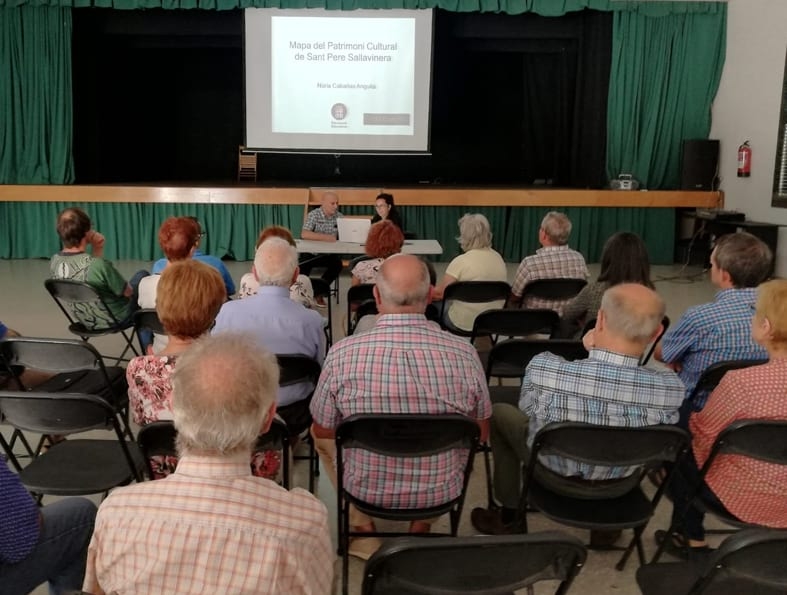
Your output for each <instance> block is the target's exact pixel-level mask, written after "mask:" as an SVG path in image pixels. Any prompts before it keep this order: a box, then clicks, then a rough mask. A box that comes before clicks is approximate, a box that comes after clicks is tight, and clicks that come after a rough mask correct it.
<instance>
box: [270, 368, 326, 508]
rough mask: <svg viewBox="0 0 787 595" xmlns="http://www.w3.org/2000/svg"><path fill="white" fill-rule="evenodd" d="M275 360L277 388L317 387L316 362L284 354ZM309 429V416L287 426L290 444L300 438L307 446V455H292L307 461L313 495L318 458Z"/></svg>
mask: <svg viewBox="0 0 787 595" xmlns="http://www.w3.org/2000/svg"><path fill="white" fill-rule="evenodd" d="M276 359H277V360H278V363H279V386H291V385H293V384H300V383H302V382H309V383H311V385H312V387H316V386H317V381H318V380H319V379H320V373H321V372H322V368H321V367H320V364H319V363H318V362H317V360H314V359H312V358H310V357H307V356H305V355H285V354H277V355H276ZM313 392H314V390H313V389H312V393H313ZM311 398H312V395H311V394H310V395H309V396H308V400H309V401H311ZM310 427H311V416H309V418H308V420H304V421H303V423H302V424H300V425H292V424H288V425H287V428H288V430H289V434H290V442H292V440H293V437H298V436H301V437H302V438H303V440H304V441H305V442H306V443H307V444H308V446H309V453H308V454H307V455H296V454H294V453H293V459H294V460H296V461H299V460H307V461H309V491H310V492H311V493H312V494H313V493H314V480H315V478H317V477H319V475H320V457H319V456H318V455H317V451H316V450H315V449H314V440H313V439H312V436H311V433H310V432H308V430H309V428H310ZM291 446H292V444H291Z"/></svg>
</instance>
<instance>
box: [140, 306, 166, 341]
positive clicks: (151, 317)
mask: <svg viewBox="0 0 787 595" xmlns="http://www.w3.org/2000/svg"><path fill="white" fill-rule="evenodd" d="M134 328H135V329H136V331H137V332H139V331H140V329H145V330H148V331H151V332H153V333H156V334H157V335H166V334H167V331H166V330H164V325H162V324H161V321H160V320H159V317H158V312H156V310H155V308H143V309H142V310H137V311H136V312H134Z"/></svg>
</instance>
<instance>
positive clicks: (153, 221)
mask: <svg viewBox="0 0 787 595" xmlns="http://www.w3.org/2000/svg"><path fill="white" fill-rule="evenodd" d="M67 206H73V203H57V202H0V258H49V257H50V256H51V255H52V254H54V253H55V252H56V251H58V250H59V249H60V243H59V240H58V237H57V233H56V232H55V221H56V218H57V213H58V212H59V211H60V210H62V209H63V208H65V207H67ZM77 206H81V207H82V208H84V209H85V210H86V211H87V213H88V214H89V215H90V217H91V219H92V220H93V224H94V227H95V229H97V230H99V231H101V232H102V233H103V234H104V235H106V237H107V243H106V249H105V254H106V256H107V258H109V259H118V258H120V259H135V260H154V259H156V258H159V257H160V256H161V250H160V248H159V246H158V242H157V239H156V238H157V231H158V228H159V226H160V225H161V222H162V221H163V220H164V219H166V218H167V217H169V216H171V215H191V216H195V217H197V218H198V219H199V220H200V222H201V224H202V226H203V229H205V231H206V232H207V235H206V237H205V239H204V240H203V245H202V248H203V249H204V250H205V251H206V252H207V253H209V254H215V255H217V256H222V257H223V256H228V257H231V258H235V259H236V260H251V259H252V258H253V256H254V243H255V242H256V240H257V236H258V234H259V231H260V229H261V228H263V227H265V226H267V225H274V224H275V225H283V226H284V227H287V228H289V229H290V230H292V231H293V234H294V235H295V236H296V237H299V236H300V230H301V226H302V224H303V206H301V205H249V204H246V205H236V204H227V205H216V204H213V205H211V204H160V203H84V204H77ZM400 210H401V213H402V216H403V219H404V225H405V229H406V230H407V231H412V232H414V233H416V234H417V236H418V237H419V238H429V239H436V240H438V241H439V242H440V244H441V245H442V246H443V255H442V257H441V258H439V259H438V260H441V261H448V260H450V259H451V258H453V257H454V256H457V255H458V254H459V244H458V242H457V241H456V237H457V235H458V233H459V229H458V227H457V222H458V221H459V218H460V217H461V216H462V215H464V214H465V213H467V212H477V213H482V214H484V215H485V216H486V217H487V218H488V219H489V222H490V225H491V227H492V232H493V234H494V240H493V242H494V247H495V249H497V250H498V251H500V252H501V254H502V255H503V257H504V258H505V259H506V261H508V262H519V261H520V260H521V259H522V258H523V257H524V256H526V255H528V254H532V253H533V252H534V251H535V250H536V249H537V248H538V247H539V245H538V229H539V227H540V225H541V220H542V219H543V217H544V215H545V214H546V213H547V212H548V211H550V210H551V209H550V208H548V207H414V206H406V207H401V208H400ZM561 210H563V211H564V212H565V213H567V214H568V216H569V217H570V218H571V221H572V222H573V228H574V229H573V232H572V234H571V241H570V244H571V246H572V247H573V248H576V249H578V250H579V251H581V252H582V253H583V254H584V255H585V258H587V260H588V261H589V262H597V261H598V260H599V257H600V256H601V248H602V247H603V245H604V242H605V241H606V239H607V238H608V237H609V236H610V235H612V234H613V233H615V232H617V231H632V232H634V233H637V234H639V235H640V236H641V237H642V238H643V240H644V241H645V244H646V245H647V247H648V251H649V253H650V257H651V261H652V262H653V263H654V264H670V263H672V261H673V250H674V229H675V211H674V209H656V208H626V207H621V208H615V207H610V208H603V209H600V208H593V207H568V208H565V209H561ZM371 211H372V209H371V208H370V207H360V206H353V207H342V212H344V213H346V214H348V215H352V214H364V215H369V216H370V217H371V215H372V212H371Z"/></svg>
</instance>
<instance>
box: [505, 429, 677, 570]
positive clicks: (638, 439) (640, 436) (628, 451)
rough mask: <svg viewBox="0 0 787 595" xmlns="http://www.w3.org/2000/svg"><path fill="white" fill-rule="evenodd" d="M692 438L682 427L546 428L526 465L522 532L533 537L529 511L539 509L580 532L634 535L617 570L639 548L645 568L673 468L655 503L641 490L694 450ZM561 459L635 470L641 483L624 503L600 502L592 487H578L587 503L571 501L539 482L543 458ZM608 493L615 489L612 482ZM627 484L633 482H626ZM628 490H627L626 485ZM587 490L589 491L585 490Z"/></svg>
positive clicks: (605, 499)
mask: <svg viewBox="0 0 787 595" xmlns="http://www.w3.org/2000/svg"><path fill="white" fill-rule="evenodd" d="M690 441H691V436H690V435H689V433H688V432H687V431H686V430H683V429H682V428H679V427H677V426H671V425H657V426H645V427H641V428H618V427H611V426H597V425H591V424H584V423H576V422H561V423H551V424H548V425H547V426H545V427H544V428H542V429H541V430H540V431H539V432H538V434H536V436H535V437H534V439H533V445H532V448H531V452H530V461H529V462H528V463H527V464H525V465H523V471H524V485H523V487H522V499H521V502H520V507H519V514H520V517H521V518H520V521H521V525H522V528H523V529H524V531H525V532H527V513H526V511H527V509H528V506H530V507H533V508H535V509H537V510H538V511H540V512H541V513H543V514H544V515H545V516H546V517H547V518H549V519H552V520H553V521H557V522H558V523H562V524H565V525H569V526H571V527H578V528H580V529H590V530H593V529H604V530H618V529H633V530H634V537H633V538H632V539H631V541H630V542H629V544H628V547H626V548H625V549H624V552H623V555H622V557H621V558H620V561H619V562H618V563H617V565H616V566H615V567H616V568H617V569H618V570H623V568H624V567H625V564H626V561H627V560H628V558H629V556H630V555H631V552H632V550H633V549H634V546H636V548H637V554H638V555H639V560H640V564H645V551H644V548H643V545H642V533H643V531H644V530H645V527H646V526H647V524H648V521H649V520H650V517H651V516H653V512H654V511H655V509H656V506H658V503H659V501H660V500H661V496H662V494H663V493H664V489H665V488H666V486H667V485H668V483H669V480H670V478H671V475H672V470H673V468H674V466H673V465H670V466H669V467H670V468H669V469H668V470H667V477H666V478H665V480H664V482H662V484H661V487H659V488H658V489H657V490H656V493H655V495H654V496H653V498H651V499H648V497H647V496H646V495H645V493H644V492H643V491H642V488H641V486H640V484H641V482H642V479H643V478H644V477H645V476H646V473H647V471H648V470H650V469H658V468H662V467H663V466H664V463H674V462H675V461H676V460H677V459H678V457H680V456H682V455H683V454H684V453H685V452H686V451H687V449H688V445H689V443H690ZM543 456H558V457H562V458H566V459H571V460H573V461H578V462H580V463H586V464H589V465H598V466H604V467H634V468H635V469H634V470H633V471H632V474H630V475H633V474H636V475H637V479H638V481H637V483H636V485H634V487H633V488H632V489H630V490H629V491H628V492H627V493H625V494H624V495H622V496H618V497H614V498H611V497H601V498H596V497H594V496H595V494H594V492H595V491H597V490H596V489H595V486H594V485H593V483H592V482H584V483H583V482H578V483H577V486H578V488H579V489H583V490H585V494H584V496H585V497H583V498H579V497H571V496H566V495H564V494H562V493H558V492H555V491H553V490H550V489H549V488H547V487H545V486H544V485H543V484H542V483H540V482H539V481H538V479H537V477H536V466H537V465H538V466H539V467H540V468H541V470H543V471H544V472H546V473H550V471H548V470H545V469H544V468H543V467H541V463H539V462H538V460H539V457H543ZM610 481H614V480H607V481H606V482H604V488H605V489H608V488H609V482H610ZM620 481H621V482H629V481H630V479H629V478H622V479H621V480H620ZM621 485H625V484H623V483H622V484H621ZM585 488H586V489H585Z"/></svg>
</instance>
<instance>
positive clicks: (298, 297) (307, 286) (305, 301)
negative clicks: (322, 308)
mask: <svg viewBox="0 0 787 595" xmlns="http://www.w3.org/2000/svg"><path fill="white" fill-rule="evenodd" d="M268 238H281V239H283V240H286V241H287V242H289V244H290V245H291V246H295V240H294V239H293V237H292V234H291V233H290V230H289V229H287V228H286V227H282V226H280V225H269V226H268V227H266V228H264V229H263V230H262V231H261V232H260V236H259V237H258V238H257V243H256V244H255V245H254V250H255V252H256V250H257V248H259V247H260V244H262V243H263V242H264V241H265V240H267V239H268ZM259 286H260V284H259V282H258V281H257V273H256V271H255V270H254V265H253V264H252V266H251V272H250V273H246V274H245V275H243V277H241V279H240V291H238V297H239V298H245V297H249V296H250V295H254V294H256V293H257V288H258V287H259ZM290 299H291V300H292V301H294V302H298V303H299V304H302V305H303V306H304V307H306V308H314V306H315V302H314V289H313V288H312V282H311V280H310V279H309V278H308V277H307V276H306V275H298V278H297V279H295V283H293V284H292V285H291V286H290Z"/></svg>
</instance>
